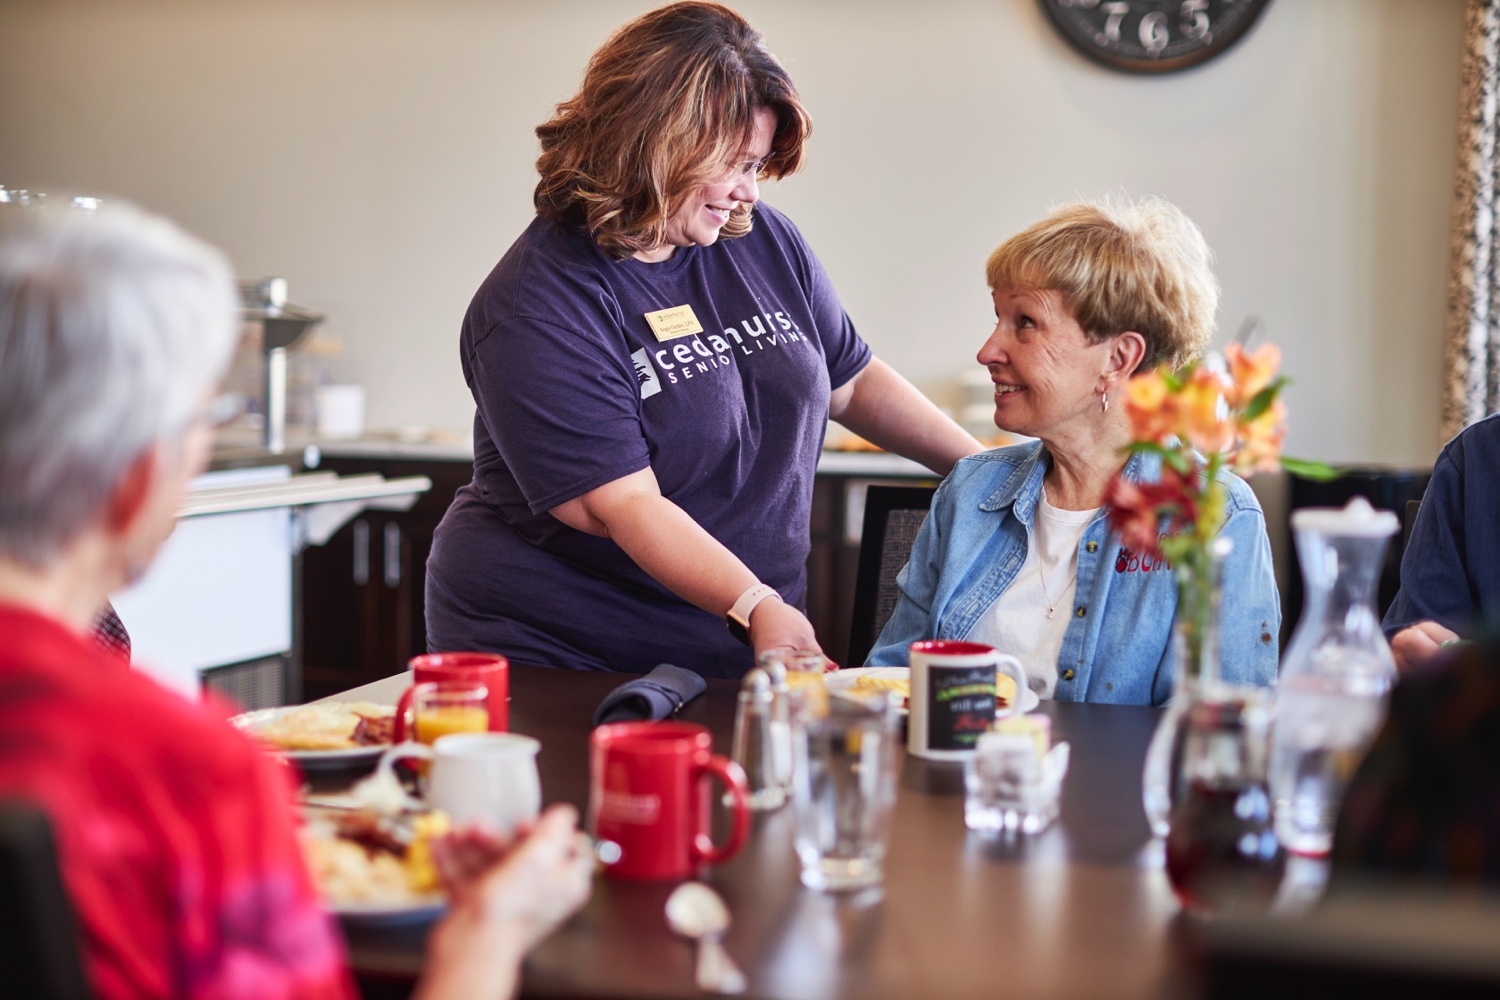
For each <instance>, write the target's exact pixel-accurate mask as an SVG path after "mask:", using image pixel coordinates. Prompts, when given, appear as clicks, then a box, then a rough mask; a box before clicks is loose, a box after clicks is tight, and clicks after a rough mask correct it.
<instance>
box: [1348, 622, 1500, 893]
mask: <svg viewBox="0 0 1500 1000" xmlns="http://www.w3.org/2000/svg"><path fill="white" fill-rule="evenodd" d="M1332 861H1333V866H1334V867H1333V878H1334V883H1333V884H1334V885H1335V886H1337V885H1339V884H1341V883H1343V882H1344V881H1345V880H1346V879H1349V878H1351V877H1358V876H1363V875H1394V876H1405V877H1418V878H1423V879H1427V880H1435V881H1439V882H1445V883H1450V884H1459V883H1469V884H1485V885H1488V886H1489V887H1491V888H1500V642H1497V641H1496V640H1495V639H1490V640H1488V641H1485V642H1480V643H1475V644H1465V645H1464V646H1463V647H1460V648H1457V649H1453V650H1451V651H1447V652H1446V653H1445V655H1441V656H1432V657H1429V658H1427V659H1426V660H1423V661H1422V662H1420V663H1414V664H1412V665H1410V666H1409V668H1408V669H1407V670H1406V671H1405V672H1404V673H1403V675H1402V677H1401V679H1400V680H1399V681H1398V682H1397V683H1396V686H1395V687H1394V688H1393V689H1392V691H1391V702H1390V711H1389V714H1388V715H1387V717H1386V722H1385V726H1384V727H1383V728H1382V729H1381V732H1380V735H1379V736H1377V737H1376V740H1375V743H1374V745H1372V746H1371V748H1370V752H1369V754H1368V755H1367V756H1366V757H1365V760H1364V762H1363V764H1361V766H1360V768H1359V770H1358V771H1357V772H1356V773H1355V775H1354V778H1353V780H1352V781H1351V782H1350V784H1349V790H1348V791H1347V792H1346V793H1345V796H1344V803H1343V807H1342V809H1341V810H1340V812H1339V820H1338V826H1337V829H1336V830H1335V831H1334V839H1333V854H1332Z"/></svg>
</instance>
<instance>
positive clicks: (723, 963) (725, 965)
mask: <svg viewBox="0 0 1500 1000" xmlns="http://www.w3.org/2000/svg"><path fill="white" fill-rule="evenodd" d="M667 924H668V925H669V926H670V927H671V928H672V930H674V931H676V932H677V933H678V934H681V935H682V936H683V937H685V938H691V939H693V940H694V941H696V942H697V943H698V971H697V974H696V975H695V977H694V978H695V979H696V980H697V983H698V988H699V989H700V990H702V991H703V992H705V993H743V992H745V975H744V973H742V972H740V970H739V967H738V966H737V965H735V964H734V959H732V958H730V957H729V953H728V952H727V951H725V950H724V945H723V944H721V943H720V941H719V939H720V938H721V937H723V936H724V932H725V931H727V930H728V929H729V907H727V906H725V905H724V900H723V899H721V898H719V894H718V893H717V892H714V891H713V890H712V889H710V888H709V887H708V886H706V885H704V884H703V883H702V882H684V883H683V884H682V885H679V886H678V887H677V888H676V889H674V890H672V895H670V896H668V897H667Z"/></svg>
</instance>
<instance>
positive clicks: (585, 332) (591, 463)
mask: <svg viewBox="0 0 1500 1000" xmlns="http://www.w3.org/2000/svg"><path fill="white" fill-rule="evenodd" d="M678 306H690V307H691V309H692V315H693V317H694V318H695V319H696V321H697V324H698V325H700V326H701V327H702V332H701V333H696V334H688V335H682V336H674V337H671V338H670V339H665V340H663V339H658V337H657V335H656V334H655V333H654V332H653V329H652V326H651V325H650V323H648V321H647V319H646V314H647V313H655V312H658V311H661V310H666V309H673V308H674V307H678ZM671 332H675V331H672V330H669V331H668V333H671ZM461 350H462V360H463V370H464V378H465V379H466V380H467V381H468V383H469V388H470V390H471V391H472V392H473V393H474V399H475V401H476V403H477V404H478V413H477V414H476V417H475V421H474V481H473V482H472V483H471V484H470V485H468V486H466V487H464V488H463V489H461V490H459V492H458V496H457V497H456V499H455V500H454V503H453V506H452V507H451V508H450V509H449V511H448V513H447V516H445V517H444V518H443V523H442V524H441V525H440V526H439V528H438V531H437V537H436V539H435V541H434V543H433V549H432V556H431V558H430V559H429V560H428V563H427V635H428V645H429V647H430V648H432V649H449V650H453V649H479V650H495V651H498V652H501V653H504V654H506V655H507V656H509V657H511V658H512V659H513V660H514V661H515V662H518V663H529V664H542V665H549V666H558V667H570V668H575V669H596V670H621V671H628V672H642V671H646V670H650V669H651V668H652V667H654V666H655V665H656V664H658V663H675V664H677V665H678V666H681V667H686V668H688V669H691V670H696V671H698V672H700V673H702V674H705V675H707V676H738V675H740V674H742V673H743V672H744V671H745V670H746V669H747V668H748V667H749V666H750V665H751V663H752V656H751V653H750V650H749V649H748V648H747V647H745V646H743V645H741V644H740V643H738V642H736V641H735V640H734V638H733V637H732V636H731V635H730V634H729V631H728V629H726V628H725V626H724V622H723V620H722V619H720V618H717V617H715V616H714V615H711V614H709V613H708V612H706V611H702V610H700V609H698V608H696V607H694V606H692V605H691V604H688V603H687V602H686V601H684V600H682V599H681V598H679V597H677V596H676V595H675V594H673V593H672V592H671V591H669V590H667V589H666V588H665V587H663V586H662V585H661V584H659V583H657V582H656V581H655V580H653V579H651V577H649V576H647V575H646V573H645V572H643V571H642V570H641V569H640V568H639V567H638V566H636V564H635V563H634V562H633V561H632V560H631V559H630V557H629V556H627V555H626V554H625V553H624V552H623V551H622V550H621V549H620V548H619V547H618V546H616V545H615V543H614V542H612V541H609V540H608V539H603V538H597V537H595V536H593V535H588V534H585V533H583V532H580V531H576V530H574V529H572V528H569V527H567V526H566V525H564V524H563V523H562V522H561V521H558V520H557V519H556V518H554V517H552V516H551V515H550V514H549V513H548V511H549V510H551V509H552V508H553V507H556V506H557V505H558V504H561V503H563V502H565V501H567V500H571V499H573V498H575V497H578V496H580V495H582V494H584V493H587V492H588V491H589V490H592V489H594V488H595V487H598V486H602V485H603V484H605V483H608V482H611V481H613V480H616V479H619V478H620V477H622V476H626V475H629V474H630V473H633V472H639V471H640V470H642V469H644V468H646V467H647V466H649V467H650V468H651V469H652V471H653V472H654V473H655V474H656V479H657V482H658V483H660V485H661V490H662V493H663V494H664V495H665V496H666V497H667V498H669V499H670V500H672V501H673V502H674V503H676V504H677V505H678V506H679V507H681V508H682V509H683V510H684V511H686V512H687V513H688V514H689V515H690V516H691V517H692V518H693V520H695V521H696V522H697V523H698V524H700V525H702V526H703V528H705V529H706V530H707V531H708V532H709V533H710V534H711V535H713V536H714V537H715V538H717V539H718V540H719V541H720V542H722V543H723V544H724V545H725V546H726V547H727V548H728V549H729V550H730V551H732V552H733V553H734V554H735V555H737V556H738V557H739V558H740V559H741V560H743V561H744V563H745V564H746V565H747V566H749V567H750V569H751V571H753V572H754V573H755V574H756V576H757V577H759V578H760V579H761V580H762V581H763V582H765V583H768V584H770V585H771V586H773V587H775V588H776V589H777V590H778V591H779V592H780V593H781V595H782V597H783V598H785V599H786V600H787V601H788V602H790V603H792V604H794V605H797V606H801V605H802V603H803V599H804V596H805V590H806V571H805V567H806V562H807V554H808V549H809V545H810V541H809V527H810V526H809V520H810V516H811V510H812V486H813V474H814V472H815V470H816V467H817V460H818V454H819V451H820V449H821V448H822V445H823V433H824V429H825V425H826V421H827V418H828V394H829V390H830V387H836V386H841V385H843V384H844V383H846V382H848V381H849V380H850V379H851V378H853V377H854V376H855V375H856V374H858V373H859V372H860V370H861V369H862V368H864V366H865V365H866V364H867V363H868V362H869V359H870V350H869V348H868V347H866V346H865V344H864V342H863V341H862V340H860V338H859V336H858V334H856V333H855V331H854V326H853V324H852V323H851V322H850V321H849V317H848V316H847V315H846V314H845V313H844V310H843V307H842V306H841V305H840V304H839V300H838V296H837V295H836V294H835V293H834V290H833V286H832V284H831V283H830V282H829V280H828V276H827V274H826V273H825V272H824V271H823V267H822V265H821V264H819V262H818V260H817V258H816V257H814V256H813V253H812V251H811V250H810V249H809V248H808V246H807V244H806V242H805V241H804V240H803V239H802V235H801V234H800V233H799V232H798V231H797V229H796V227H795V226H793V225H792V224H791V222H790V221H788V220H787V219H786V217H785V216H783V215H781V214H780V213H778V212H776V211H775V210H774V209H771V208H769V207H767V206H766V205H764V204H761V205H759V206H757V208H756V213H755V226H754V228H753V229H752V230H751V232H750V233H749V234H748V235H746V236H744V237H741V238H740V239H735V240H723V241H720V242H718V243H715V244H714V245H713V246H710V247H697V246H691V247H686V248H679V249H678V250H677V251H676V252H675V253H674V254H673V255H672V257H671V258H670V259H668V260H666V261H664V262H662V263H659V264H647V263H644V262H642V261H639V260H635V259H634V258H627V259H626V260H623V261H615V260H611V259H610V258H609V257H608V256H606V255H605V254H604V253H603V252H602V251H601V250H600V249H599V248H598V247H597V246H596V245H595V244H594V242H593V240H592V239H591V238H589V237H588V235H587V234H586V233H584V232H582V231H579V230H575V229H571V228H568V227H565V226H560V225H557V224H555V223H552V222H548V221H546V220H543V219H540V218H538V219H537V220H535V221H534V222H533V223H532V224H531V225H530V226H529V227H528V228H527V230H526V232H525V233H524V234H522V236H521V238H520V239H519V240H517V241H516V243H515V244H514V245H513V246H512V247H511V248H510V250H509V251H507V252H506V254H505V256H504V257H502V258H501V259H500V263H499V264H498V265H496V267H495V269H494V270H493V271H492V272H491V273H490V276H489V277H488V278H486V279H485V281H484V284H482V285H481V286H480V288H479V291H478V292H477V293H476V294H475V296H474V301H473V302H472V303H471V304H470V306H469V311H468V314H467V315H466V316H465V317H464V324H463V333H462V336H461Z"/></svg>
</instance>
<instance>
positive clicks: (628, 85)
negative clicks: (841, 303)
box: [535, 0, 812, 259]
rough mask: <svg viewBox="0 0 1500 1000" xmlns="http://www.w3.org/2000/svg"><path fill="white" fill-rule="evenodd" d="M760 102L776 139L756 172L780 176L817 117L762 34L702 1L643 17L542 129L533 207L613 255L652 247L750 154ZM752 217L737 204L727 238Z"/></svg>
mask: <svg viewBox="0 0 1500 1000" xmlns="http://www.w3.org/2000/svg"><path fill="white" fill-rule="evenodd" d="M761 108H765V109H766V110H769V111H770V112H772V113H773V114H774V115H775V116H776V135H775V138H774V139H773V140H772V142H771V156H770V159H769V160H767V161H766V164H765V167H764V169H763V170H762V172H761V174H760V176H761V177H762V178H765V177H774V178H777V179H780V178H782V177H785V176H787V175H788V174H791V173H793V172H795V171H796V170H797V168H798V167H799V166H801V164H802V146H803V143H804V142H806V140H807V136H808V133H810V132H811V131H812V120H811V119H810V118H809V117H808V115H807V112H806V111H805V110H804V109H803V107H802V102H801V101H800V100H799V99H798V97H797V88H796V87H795V86H794V85H793V84H792V79H791V77H790V76H788V75H787V72H786V70H785V69H783V68H782V66H781V63H779V62H777V61H776V57H775V56H773V55H771V53H770V52H769V51H767V49H766V47H765V43H764V40H763V39H762V37H761V35H760V32H758V31H756V30H755V29H754V28H752V27H750V24H749V23H748V22H747V21H746V20H745V19H744V18H743V17H741V16H740V15H739V14H737V13H735V12H734V11H733V10H730V9H729V8H728V7H724V6H721V5H719V4H715V3H704V2H700V0H689V2H686V3H674V4H671V5H669V6H666V7H661V8H659V9H657V10H653V11H651V12H649V13H647V14H644V15H642V16H641V17H639V18H637V19H635V20H634V21H631V22H630V23H629V24H627V25H625V26H624V27H622V28H620V29H619V30H618V31H616V32H615V33H614V35H612V36H611V37H610V38H609V40H608V41H606V42H605V43H604V45H603V46H602V47H601V48H600V49H599V51H597V52H595V53H594V55H593V58H591V59H590V60H589V65H588V69H587V70H586V71H585V72H584V78H583V86H582V88H580V89H579V91H578V93H577V95H575V96H574V97H573V98H572V99H571V100H568V101H565V102H563V103H562V104H559V105H558V106H557V112H556V114H554V115H553V116H552V118H551V120H549V121H547V122H545V123H543V124H542V125H539V126H538V127H537V130H536V134H537V138H539V139H541V141H542V155H541V157H539V158H538V159H537V163H536V166H537V171H538V172H539V173H540V174H541V180H540V182H538V184H537V186H536V195H535V201H536V210H537V212H538V214H540V215H542V216H543V217H544V218H547V219H551V220H553V221H555V222H562V223H567V224H571V225H581V226H585V227H586V228H587V229H588V231H589V232H590V233H591V234H592V235H593V237H594V239H595V241H596V242H597V243H598V244H599V246H600V247H602V248H603V249H604V250H605V251H606V252H607V253H609V254H610V255H611V256H612V257H615V258H618V259H624V258H626V257H629V256H630V255H631V254H633V253H636V252H637V251H650V250H654V249H657V248H658V247H660V246H662V245H663V244H664V243H665V242H666V227H667V221H668V220H669V219H670V218H671V217H672V215H673V214H674V213H675V212H676V211H677V209H678V208H680V207H681V206H682V204H683V202H685V201H686V200H687V199H688V198H689V197H690V196H691V195H692V194H693V193H694V192H695V191H696V190H697V189H698V188H699V187H701V186H703V185H704V184H709V183H712V182H714V181H716V180H718V179H719V178H720V177H722V176H723V175H724V172H725V171H726V170H727V169H728V168H729V167H730V166H731V164H732V163H733V162H734V161H735V159H736V158H737V157H739V156H740V155H741V154H742V153H743V152H744V150H745V148H746V146H747V145H748V144H749V142H750V140H751V138H752V136H753V134H754V129H755V112H756V111H758V110H760V109H761ZM750 213H751V209H750V206H748V205H740V206H739V207H737V208H736V209H735V210H734V212H733V213H732V214H731V215H730V217H729V221H728V223H726V224H725V226H724V228H723V229H722V230H721V231H720V234H719V235H720V238H721V239H732V238H734V237H736V236H743V235H745V234H746V233H748V232H749V231H750V227H751V225H752V219H751V214H750Z"/></svg>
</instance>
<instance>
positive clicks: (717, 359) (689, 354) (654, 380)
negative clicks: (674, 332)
mask: <svg viewBox="0 0 1500 1000" xmlns="http://www.w3.org/2000/svg"><path fill="white" fill-rule="evenodd" d="M807 342H808V340H807V334H805V333H803V332H802V329H801V328H800V327H799V326H797V321H796V320H794V319H792V318H791V317H790V316H788V315H787V314H786V313H784V312H781V311H777V312H768V313H757V314H756V315H754V316H752V317H750V318H749V319H743V320H740V325H739V327H738V328H737V327H732V326H730V327H725V328H724V333H723V335H722V336H721V335H720V334H717V333H710V334H707V335H704V334H697V335H695V336H694V337H693V338H692V339H691V340H689V339H687V338H686V337H684V338H682V339H679V340H677V341H675V342H673V343H668V344H662V345H660V346H658V347H643V348H641V349H640V350H639V351H636V352H635V353H634V354H632V355H631V356H630V360H631V361H632V362H634V364H635V380H636V382H637V383H639V384H640V387H641V398H642V399H650V398H651V397H652V396H654V395H656V394H657V393H659V392H661V391H662V389H663V387H664V386H666V385H676V384H677V383H678V382H682V381H686V380H688V379H691V378H693V376H695V375H706V374H708V373H709V372H710V371H712V370H713V369H715V368H724V367H728V366H729V365H731V364H733V363H734V362H733V360H732V359H733V358H735V357H736V355H741V356H744V357H747V358H748V357H754V356H755V355H756V354H758V353H759V352H761V351H764V350H767V349H770V348H776V347H781V346H783V345H786V344H796V343H803V344H805V343H807ZM664 379H665V382H664V381H663V380H664Z"/></svg>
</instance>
